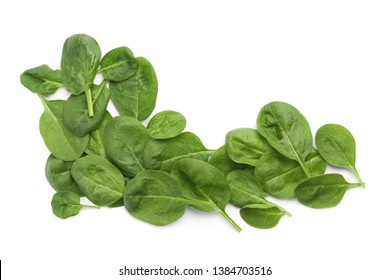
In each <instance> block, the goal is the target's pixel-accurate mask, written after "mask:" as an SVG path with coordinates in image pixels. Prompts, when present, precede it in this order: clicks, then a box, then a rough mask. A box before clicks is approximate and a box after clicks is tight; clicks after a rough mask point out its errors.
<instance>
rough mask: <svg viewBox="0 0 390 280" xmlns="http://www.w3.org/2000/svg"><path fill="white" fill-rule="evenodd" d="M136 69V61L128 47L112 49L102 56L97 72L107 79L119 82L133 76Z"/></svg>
mask: <svg viewBox="0 0 390 280" xmlns="http://www.w3.org/2000/svg"><path fill="white" fill-rule="evenodd" d="M137 69H138V61H137V59H136V58H135V57H134V56H133V52H132V51H131V50H130V49H129V48H128V47H119V48H116V49H113V50H111V51H109V52H108V53H106V55H105V56H103V58H102V61H101V62H100V69H99V72H101V73H103V77H104V79H105V80H107V81H112V82H120V81H123V80H126V79H128V78H130V77H131V76H133V75H134V74H135V73H136V72H137Z"/></svg>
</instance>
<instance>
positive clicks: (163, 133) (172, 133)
mask: <svg viewBox="0 0 390 280" xmlns="http://www.w3.org/2000/svg"><path fill="white" fill-rule="evenodd" d="M185 127H186V118H185V117H184V116H183V115H182V114H180V113H178V112H175V111H169V110H166V111H162V112H159V113H157V114H156V115H154V116H153V117H152V118H151V119H150V121H149V123H148V126H147V129H148V130H149V133H150V136H152V137H153V138H154V139H168V138H173V137H176V136H177V135H179V134H180V133H182V132H183V130H184V128H185Z"/></svg>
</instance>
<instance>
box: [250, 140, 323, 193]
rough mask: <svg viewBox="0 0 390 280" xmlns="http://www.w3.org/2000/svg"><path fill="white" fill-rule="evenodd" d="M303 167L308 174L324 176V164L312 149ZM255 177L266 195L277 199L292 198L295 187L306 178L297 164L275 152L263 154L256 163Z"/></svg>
mask: <svg viewBox="0 0 390 280" xmlns="http://www.w3.org/2000/svg"><path fill="white" fill-rule="evenodd" d="M305 165H306V167H307V169H308V170H309V172H310V174H312V175H314V176H316V175H321V174H324V172H325V169H326V162H325V161H324V160H323V158H322V157H321V156H320V155H319V154H318V152H317V151H316V150H315V149H314V148H313V149H312V151H311V152H310V154H309V155H308V156H307V157H306V162H305ZM254 175H255V177H256V178H258V179H259V180H260V181H261V182H262V183H263V184H264V189H265V191H266V192H267V193H269V194H271V195H272V196H275V197H278V198H294V197H295V194H294V190H295V188H296V187H297V185H298V184H299V183H300V182H302V181H303V180H305V179H306V178H307V176H306V174H305V172H304V171H303V169H302V167H301V166H300V165H299V163H298V162H296V161H295V160H292V159H289V158H286V157H285V156H283V155H282V154H280V153H279V152H277V151H276V150H272V151H269V152H268V153H266V154H264V155H263V156H262V157H261V158H260V159H259V160H258V162H257V163H256V168H255V173H254Z"/></svg>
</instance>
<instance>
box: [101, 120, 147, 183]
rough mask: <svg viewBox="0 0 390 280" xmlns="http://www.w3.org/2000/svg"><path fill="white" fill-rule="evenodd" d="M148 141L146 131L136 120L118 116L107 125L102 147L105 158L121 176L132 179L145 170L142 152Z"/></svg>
mask: <svg viewBox="0 0 390 280" xmlns="http://www.w3.org/2000/svg"><path fill="white" fill-rule="evenodd" d="M150 139H151V137H150V135H149V132H148V130H147V129H146V128H145V127H144V126H143V125H142V124H141V123H140V122H139V121H138V120H137V119H135V118H133V117H130V116H120V117H115V118H113V119H112V120H111V121H109V122H108V123H107V125H106V128H105V129H104V134H103V145H104V150H105V152H106V155H107V157H108V158H109V159H110V160H111V161H112V162H113V163H114V164H115V165H116V166H117V167H118V168H119V169H120V170H121V171H122V172H123V174H125V175H127V176H130V177H134V176H135V175H137V173H138V172H140V171H141V170H144V169H145V167H144V163H143V156H144V155H143V152H144V149H145V145H146V143H148V141H149V140H150Z"/></svg>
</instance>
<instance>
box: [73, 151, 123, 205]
mask: <svg viewBox="0 0 390 280" xmlns="http://www.w3.org/2000/svg"><path fill="white" fill-rule="evenodd" d="M71 173H72V177H73V178H74V179H75V181H76V183H77V185H78V186H79V188H80V190H81V191H82V192H83V193H84V194H85V195H86V196H87V197H88V199H89V200H90V201H92V202H93V203H94V204H96V205H99V206H108V205H111V204H114V203H115V202H117V201H118V200H119V199H121V198H122V196H123V195H122V193H123V189H124V187H125V179H124V178H123V175H122V173H121V172H120V171H119V170H118V169H117V168H116V167H115V166H114V165H112V164H111V163H110V162H109V161H108V160H106V159H104V158H102V157H99V156H96V155H87V156H85V157H82V158H79V159H78V160H76V161H75V162H74V163H73V166H72V169H71Z"/></svg>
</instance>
